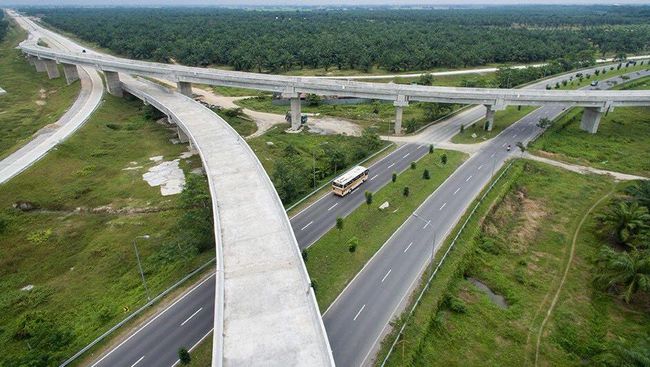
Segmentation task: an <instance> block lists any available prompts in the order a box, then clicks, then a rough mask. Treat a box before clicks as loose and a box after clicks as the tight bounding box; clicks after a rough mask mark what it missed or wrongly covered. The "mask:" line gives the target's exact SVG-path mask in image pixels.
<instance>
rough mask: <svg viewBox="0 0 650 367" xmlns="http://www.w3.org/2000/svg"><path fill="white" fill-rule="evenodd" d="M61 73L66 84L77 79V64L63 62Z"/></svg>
mask: <svg viewBox="0 0 650 367" xmlns="http://www.w3.org/2000/svg"><path fill="white" fill-rule="evenodd" d="M63 74H64V75H65V82H66V83H68V85H70V84H72V83H74V82H75V81H77V80H79V71H78V70H77V65H72V64H63Z"/></svg>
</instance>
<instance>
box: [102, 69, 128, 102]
mask: <svg viewBox="0 0 650 367" xmlns="http://www.w3.org/2000/svg"><path fill="white" fill-rule="evenodd" d="M104 76H105V77H106V89H107V90H108V93H110V94H112V95H114V96H115V97H122V96H124V92H123V91H122V84H120V75H119V74H118V73H116V72H114V71H104Z"/></svg>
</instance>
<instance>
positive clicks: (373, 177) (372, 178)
mask: <svg viewBox="0 0 650 367" xmlns="http://www.w3.org/2000/svg"><path fill="white" fill-rule="evenodd" d="M377 176H379V175H374V176H372V177H371V178H370V181H372V180H374V179H375V178H377Z"/></svg>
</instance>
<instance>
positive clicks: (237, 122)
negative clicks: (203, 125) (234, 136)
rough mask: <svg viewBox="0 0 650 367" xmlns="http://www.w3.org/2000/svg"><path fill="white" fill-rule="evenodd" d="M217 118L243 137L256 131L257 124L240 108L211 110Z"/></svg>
mask: <svg viewBox="0 0 650 367" xmlns="http://www.w3.org/2000/svg"><path fill="white" fill-rule="evenodd" d="M212 111H214V112H215V113H216V114H217V115H219V117H221V118H222V119H224V120H225V121H226V122H227V123H228V125H230V126H232V128H233V129H235V131H237V133H238V134H239V135H241V136H243V137H246V136H249V135H251V134H253V133H254V132H256V131H257V124H255V122H254V121H253V120H252V119H251V118H250V117H248V116H246V114H244V113H243V112H242V110H241V108H212Z"/></svg>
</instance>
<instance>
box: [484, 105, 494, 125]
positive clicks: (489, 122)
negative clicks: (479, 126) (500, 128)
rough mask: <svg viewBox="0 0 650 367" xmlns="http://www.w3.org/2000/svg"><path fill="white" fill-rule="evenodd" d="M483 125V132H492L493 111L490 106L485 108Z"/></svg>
mask: <svg viewBox="0 0 650 367" xmlns="http://www.w3.org/2000/svg"><path fill="white" fill-rule="evenodd" d="M485 108H486V111H485V125H484V126H483V129H484V130H487V131H492V126H494V110H493V109H492V106H485Z"/></svg>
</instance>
